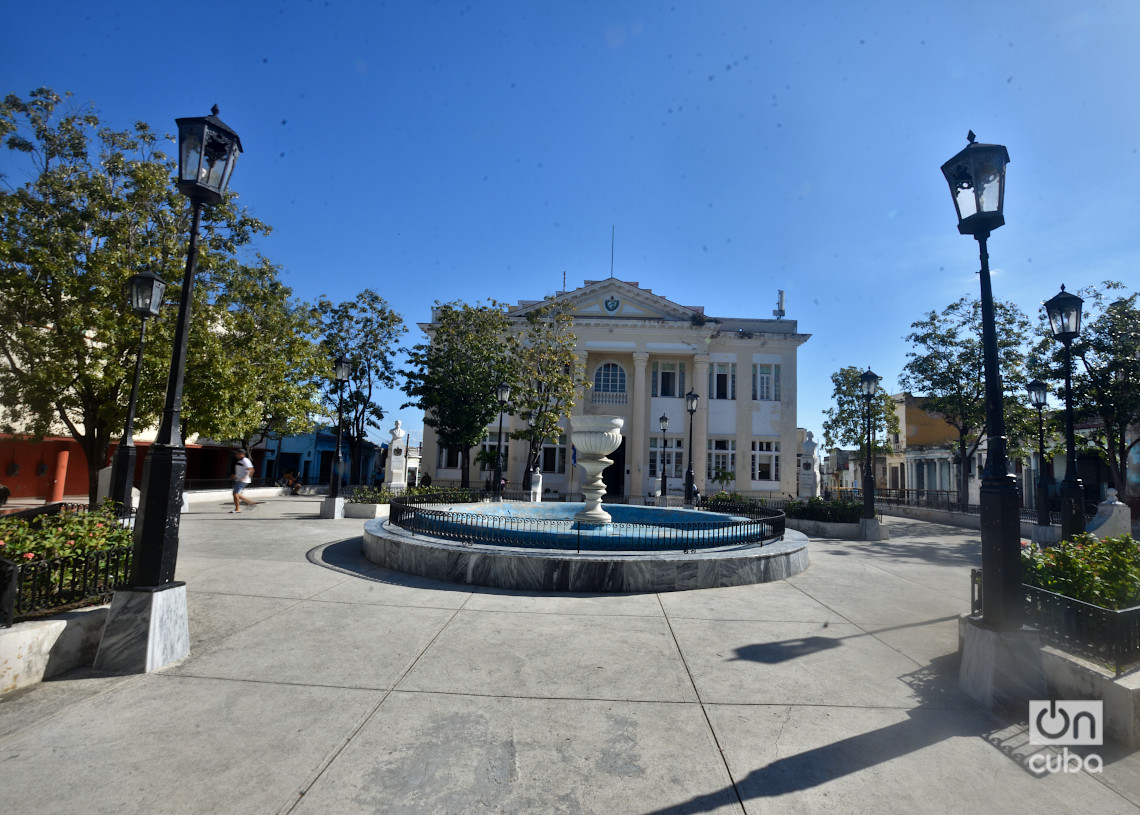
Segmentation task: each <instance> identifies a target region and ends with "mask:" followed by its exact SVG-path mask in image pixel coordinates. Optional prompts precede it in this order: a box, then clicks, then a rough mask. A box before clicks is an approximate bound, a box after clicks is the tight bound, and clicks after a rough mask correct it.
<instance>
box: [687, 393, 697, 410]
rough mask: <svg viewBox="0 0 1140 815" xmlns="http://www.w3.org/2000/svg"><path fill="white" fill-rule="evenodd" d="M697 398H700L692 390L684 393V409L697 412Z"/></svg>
mask: <svg viewBox="0 0 1140 815" xmlns="http://www.w3.org/2000/svg"><path fill="white" fill-rule="evenodd" d="M698 399H700V396H699V395H698V394H697V393H695V392H694V391H689V392H688V393H686V394H685V409H686V410H687V411H689V413H696V412H697V400H698Z"/></svg>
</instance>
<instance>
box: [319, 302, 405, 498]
mask: <svg viewBox="0 0 1140 815" xmlns="http://www.w3.org/2000/svg"><path fill="white" fill-rule="evenodd" d="M316 310H317V314H318V315H319V318H320V321H321V332H322V336H323V343H324V356H325V359H324V361H323V366H324V369H325V370H326V371H327V372H329V374H331V372H332V363H333V359H334V358H335V357H337V356H339V355H341V354H343V355H344V356H345V358H346V359H347V360H348V361H349V374H348V383H347V384H346V385H345V386H344V393H343V394H341V393H340V391H339V386H338V384H337V382H336V381H335V380H333V378H332V376H331V375H328V376H327V378H326V380H325V381H326V382H327V383H328V384H327V385H326V388H325V405H326V406H327V407H328V409H329V410H330V411H331V415H332V416H336V414H337V405H338V403H340V402H339V400H340V398H341V397H342V396H343V406H342V408H341V414H342V418H343V423H344V436H345V439H346V440H347V442H348V447H349V449H350V450H351V451H352V472H351V475H350V476H349V480H350V481H351V482H352V483H354V484H359V483H361V481H362V479H363V478H364V477H365V476H366V475H367V474H365V473H361V467H362V465H363V458H364V456H363V452H364V443H365V442H366V441H367V440H368V431H369V429H370V428H371V429H375V430H380V429H382V428H381V422H382V421H383V420H384V409H383V408H382V407H381V406H380V404H379V403H378V402H377V401H376V397H377V395H378V394H377V392H378V391H379V390H381V389H383V388H392V387H394V386H395V384H396V378H395V374H396V369H395V364H394V362H393V358H394V357H395V355H396V351H397V348H396V345H395V343H396V341H397V340H398V339H399V338H400V336H401V335H403V334H404V333H405V332H406V331H407V329H406V328H405V327H404V320H403V318H402V317H401V316H400V315H399V314H397V313H396V312H395V311H393V310H392V308H391V306H389V305H388V302H387V301H386V300H385V299H384V298H383V297H381V296H380V295H378V294H377V293H376V292H374V291H372V289H365V290H364V291H362V292H360V294H358V295H357V296H356V299H355V300H347V301H345V302H342V303H333V302H332V301H330V300H329V299H327V298H326V297H324V295H322V296H321V298H320V300H318V302H317V309H316Z"/></svg>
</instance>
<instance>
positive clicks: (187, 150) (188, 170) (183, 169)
mask: <svg viewBox="0 0 1140 815" xmlns="http://www.w3.org/2000/svg"><path fill="white" fill-rule="evenodd" d="M179 142H180V144H181V147H180V152H179V161H178V171H179V179H181V180H182V181H190V182H193V183H195V184H196V183H198V174H199V172H200V171H201V167H202V136H201V132H200V131H199V130H198V128H196V127H194V126H192V125H188V126H184V127H183V128H182V133H180V134H179Z"/></svg>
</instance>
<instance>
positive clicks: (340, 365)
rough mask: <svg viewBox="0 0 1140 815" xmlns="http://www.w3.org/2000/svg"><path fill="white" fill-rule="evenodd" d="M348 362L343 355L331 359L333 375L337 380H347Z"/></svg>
mask: <svg viewBox="0 0 1140 815" xmlns="http://www.w3.org/2000/svg"><path fill="white" fill-rule="evenodd" d="M348 368H349V362H348V360H347V359H345V358H344V357H337V358H336V359H335V360H334V361H333V370H334V373H333V376H335V377H336V381H337V382H347V381H348V375H349V371H348Z"/></svg>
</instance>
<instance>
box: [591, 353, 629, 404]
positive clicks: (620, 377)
mask: <svg viewBox="0 0 1140 815" xmlns="http://www.w3.org/2000/svg"><path fill="white" fill-rule="evenodd" d="M593 402H594V404H595V405H624V404H625V369H624V368H622V367H621V366H620V365H618V364H617V363H616V362H606V363H603V364H602V365H600V366H598V370H597V371H596V372H595V373H594V392H593Z"/></svg>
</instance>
